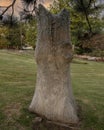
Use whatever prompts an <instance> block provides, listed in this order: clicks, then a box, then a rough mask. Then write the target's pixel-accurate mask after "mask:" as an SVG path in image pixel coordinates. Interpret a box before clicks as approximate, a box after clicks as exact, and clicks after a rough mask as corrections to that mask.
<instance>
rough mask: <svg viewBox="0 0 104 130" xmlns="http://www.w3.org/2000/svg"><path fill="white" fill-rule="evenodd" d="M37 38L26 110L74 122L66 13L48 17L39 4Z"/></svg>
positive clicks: (70, 57)
mask: <svg viewBox="0 0 104 130" xmlns="http://www.w3.org/2000/svg"><path fill="white" fill-rule="evenodd" d="M37 19H38V39H37V45H36V50H35V58H36V62H37V82H36V89H35V94H34V97H33V100H32V103H31V105H30V107H29V110H30V111H32V112H34V113H38V114H39V115H42V116H44V117H46V118H47V119H49V120H52V121H56V122H60V123H68V124H71V123H77V122H78V117H77V114H76V105H75V101H74V98H73V94H72V88H71V81H70V62H71V60H72V57H73V55H72V45H71V42H70V37H69V12H68V11H67V10H65V9H64V10H63V11H62V12H61V13H59V14H57V15H52V14H51V13H50V12H48V11H47V10H46V9H45V8H44V7H43V6H42V5H39V12H38V14H37Z"/></svg>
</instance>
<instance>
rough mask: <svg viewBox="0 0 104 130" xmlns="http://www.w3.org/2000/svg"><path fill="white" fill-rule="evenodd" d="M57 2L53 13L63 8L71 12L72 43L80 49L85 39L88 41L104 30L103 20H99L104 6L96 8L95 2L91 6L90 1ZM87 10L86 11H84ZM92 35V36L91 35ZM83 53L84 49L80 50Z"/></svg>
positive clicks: (60, 0) (69, 0)
mask: <svg viewBox="0 0 104 130" xmlns="http://www.w3.org/2000/svg"><path fill="white" fill-rule="evenodd" d="M82 1H83V6H84V7H82V3H81V0H78V1H76V2H75V0H57V1H55V2H54V5H53V6H52V7H51V11H52V12H53V13H57V12H59V11H60V10H61V9H62V8H66V9H68V10H69V12H70V21H71V22H70V23H71V25H70V28H71V39H72V43H73V44H75V45H76V46H78V47H80V44H81V40H82V39H83V38H85V39H88V38H89V37H90V36H92V34H96V33H100V32H101V31H102V28H104V24H103V20H101V19H100V18H99V13H100V12H101V10H102V9H103V5H96V6H94V4H95V3H94V2H95V1H93V0H92V2H91V3H90V5H89V0H82ZM84 8H85V10H84ZM91 33H92V34H91ZM80 49H81V52H83V50H82V49H83V48H80Z"/></svg>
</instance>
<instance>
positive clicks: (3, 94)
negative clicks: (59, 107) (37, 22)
mask: <svg viewBox="0 0 104 130" xmlns="http://www.w3.org/2000/svg"><path fill="white" fill-rule="evenodd" d="M76 61H77V62H76ZM85 62H87V61H79V60H75V62H73V63H72V66H71V75H72V85H73V91H74V95H75V98H76V100H77V103H78V105H79V106H80V108H81V111H80V113H79V115H80V118H81V128H80V130H104V63H96V62H87V64H85ZM35 80H36V65H35V60H34V54H33V52H16V51H14V52H13V51H4V50H0V130H31V125H32V120H33V119H34V114H31V113H29V111H28V107H29V104H30V102H31V99H32V96H33V93H34V87H35ZM43 130H44V129H43Z"/></svg>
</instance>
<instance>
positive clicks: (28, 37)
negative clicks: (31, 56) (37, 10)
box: [23, 19, 37, 48]
mask: <svg viewBox="0 0 104 130" xmlns="http://www.w3.org/2000/svg"><path fill="white" fill-rule="evenodd" d="M23 32H24V35H25V38H24V42H25V44H28V45H30V46H32V47H33V48H35V43H36V36H37V27H36V19H32V20H30V21H29V22H28V23H26V24H24V25H23Z"/></svg>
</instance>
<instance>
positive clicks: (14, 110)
mask: <svg viewBox="0 0 104 130" xmlns="http://www.w3.org/2000/svg"><path fill="white" fill-rule="evenodd" d="M20 109H21V104H20V103H11V104H9V105H7V106H6V107H5V108H4V114H5V115H6V116H7V118H12V116H20V114H21V113H20Z"/></svg>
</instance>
